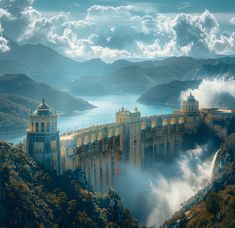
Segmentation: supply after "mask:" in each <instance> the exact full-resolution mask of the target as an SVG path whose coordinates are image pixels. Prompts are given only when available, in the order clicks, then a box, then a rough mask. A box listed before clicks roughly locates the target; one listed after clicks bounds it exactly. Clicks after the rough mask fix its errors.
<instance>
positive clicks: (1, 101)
mask: <svg viewBox="0 0 235 228" xmlns="http://www.w3.org/2000/svg"><path fill="white" fill-rule="evenodd" d="M42 98H45V99H46V102H47V103H48V104H49V105H50V106H52V107H53V108H54V109H55V110H56V111H60V112H64V113H69V112H72V111H74V110H86V109H91V108H94V106H93V105H91V104H89V103H88V102H87V101H85V100H83V99H81V98H77V97H74V96H72V95H69V94H67V93H65V92H60V91H58V90H55V89H53V88H51V87H49V86H48V85H46V84H44V83H40V82H37V81H34V80H32V79H30V78H29V77H27V76H26V75H24V74H6V75H4V76H2V77H0V132H1V131H7V130H20V129H21V130H22V129H24V128H25V126H26V124H27V119H28V115H29V112H30V109H32V108H35V107H36V105H38V104H39V102H41V100H42Z"/></svg>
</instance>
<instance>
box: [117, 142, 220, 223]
mask: <svg viewBox="0 0 235 228" xmlns="http://www.w3.org/2000/svg"><path fill="white" fill-rule="evenodd" d="M211 152H212V151H209V150H208V147H207V146H203V147H200V146H197V147H196V148H195V149H193V150H188V151H185V153H183V154H181V156H180V157H179V158H178V159H176V160H175V161H173V162H172V163H170V164H166V163H160V162H158V163H156V166H155V168H154V169H153V170H152V172H151V173H147V172H143V171H140V170H138V169H136V168H134V167H132V166H131V165H127V164H126V166H125V168H126V169H125V170H127V172H126V173H125V176H122V177H120V180H119V183H118V185H117V187H116V188H117V189H118V191H119V194H120V195H121V197H122V198H123V199H124V205H125V207H127V208H129V209H130V210H131V212H132V214H133V215H134V216H135V217H136V218H137V219H138V221H139V222H140V223H141V224H146V225H147V227H159V226H160V225H162V224H163V223H164V221H166V220H167V219H169V218H171V216H172V215H173V214H174V213H175V212H176V211H178V210H179V209H180V208H181V207H182V205H183V204H184V203H185V201H186V200H188V199H189V198H190V197H192V196H193V195H195V194H196V193H197V192H198V191H199V190H201V189H202V188H204V187H205V186H207V185H208V184H210V180H211V169H213V166H214V157H216V154H215V155H214V156H211Z"/></svg>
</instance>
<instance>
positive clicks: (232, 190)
mask: <svg viewBox="0 0 235 228" xmlns="http://www.w3.org/2000/svg"><path fill="white" fill-rule="evenodd" d="M176 224H177V225H180V226H179V227H182V228H183V227H187V228H193V227H224V228H225V227H235V185H229V186H227V187H226V188H225V189H224V190H222V191H219V192H211V193H209V194H208V197H207V199H206V200H205V201H202V202H201V203H199V204H197V205H195V206H194V207H192V208H191V209H190V210H188V211H186V212H185V213H184V214H181V213H176V214H175V215H174V217H173V218H172V219H171V220H169V221H167V222H166V223H165V224H164V227H173V226H174V225H176Z"/></svg>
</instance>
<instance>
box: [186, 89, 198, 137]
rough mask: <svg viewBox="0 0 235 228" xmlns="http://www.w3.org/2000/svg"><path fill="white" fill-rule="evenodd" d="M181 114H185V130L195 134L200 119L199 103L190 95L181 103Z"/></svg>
mask: <svg viewBox="0 0 235 228" xmlns="http://www.w3.org/2000/svg"><path fill="white" fill-rule="evenodd" d="M182 112H183V113H184V114H185V128H186V130H188V133H190V134H193V133H196V132H197V129H198V127H199V125H200V122H201V118H200V112H199V102H198V101H197V100H196V99H195V97H194V96H193V95H192V93H190V95H189V96H188V97H187V99H186V100H185V101H183V108H182Z"/></svg>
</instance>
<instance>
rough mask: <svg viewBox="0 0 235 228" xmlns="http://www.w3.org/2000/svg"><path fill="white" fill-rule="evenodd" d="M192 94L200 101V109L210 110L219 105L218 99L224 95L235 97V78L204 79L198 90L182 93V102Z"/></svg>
mask: <svg viewBox="0 0 235 228" xmlns="http://www.w3.org/2000/svg"><path fill="white" fill-rule="evenodd" d="M190 92H192V93H193V95H194V96H195V97H196V99H197V100H198V101H199V105H200V108H210V107H215V105H217V102H216V101H217V98H218V96H219V95H221V94H222V93H226V94H229V95H231V96H233V97H235V80H234V79H233V78H226V77H222V78H214V79H203V80H202V82H201V83H200V85H199V86H198V88H197V89H188V90H186V91H183V92H182V93H181V96H180V98H181V101H183V100H185V99H186V98H187V96H188V95H189V93H190Z"/></svg>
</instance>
